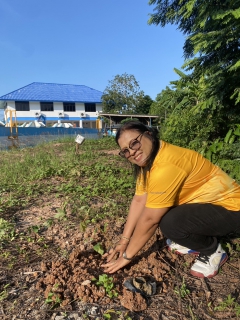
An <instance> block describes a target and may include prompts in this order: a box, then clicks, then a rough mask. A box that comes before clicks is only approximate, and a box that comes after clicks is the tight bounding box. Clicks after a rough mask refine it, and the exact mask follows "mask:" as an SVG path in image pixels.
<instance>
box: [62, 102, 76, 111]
mask: <svg viewBox="0 0 240 320" xmlns="http://www.w3.org/2000/svg"><path fill="white" fill-rule="evenodd" d="M63 111H66V112H75V111H76V108H75V103H70V102H67V103H65V102H64V103H63Z"/></svg>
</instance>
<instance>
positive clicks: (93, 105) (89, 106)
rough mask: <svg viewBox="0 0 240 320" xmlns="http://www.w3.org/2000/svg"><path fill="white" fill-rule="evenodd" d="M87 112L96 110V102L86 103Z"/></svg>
mask: <svg viewBox="0 0 240 320" xmlns="http://www.w3.org/2000/svg"><path fill="white" fill-rule="evenodd" d="M85 111H86V112H96V103H85Z"/></svg>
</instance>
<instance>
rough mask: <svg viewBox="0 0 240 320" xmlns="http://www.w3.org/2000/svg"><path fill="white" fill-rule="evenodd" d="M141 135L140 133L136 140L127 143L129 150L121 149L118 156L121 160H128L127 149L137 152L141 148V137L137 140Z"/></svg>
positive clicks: (128, 153)
mask: <svg viewBox="0 0 240 320" xmlns="http://www.w3.org/2000/svg"><path fill="white" fill-rule="evenodd" d="M143 133H144V132H143ZM143 133H141V134H140V135H139V136H137V138H135V139H133V140H131V141H130V142H129V148H124V149H122V150H121V151H120V152H119V155H120V156H121V157H122V158H127V159H128V158H130V156H131V154H130V151H129V149H131V150H135V151H137V150H138V149H140V148H141V146H142V144H141V139H142V137H141V138H140V140H138V138H139V137H140V136H142V135H143Z"/></svg>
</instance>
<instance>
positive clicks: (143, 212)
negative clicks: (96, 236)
mask: <svg viewBox="0 0 240 320" xmlns="http://www.w3.org/2000/svg"><path fill="white" fill-rule="evenodd" d="M116 142H117V143H118V145H119V147H120V153H119V154H120V156H122V157H124V158H126V159H127V160H128V161H130V162H131V163H132V164H133V166H134V170H135V174H136V177H137V183H136V192H135V195H134V197H133V199H132V202H131V206H130V209H129V214H128V218H127V221H126V224H125V227H124V231H123V235H122V237H121V240H120V241H119V242H118V244H117V245H116V247H115V248H114V249H111V250H110V251H109V253H107V254H105V256H104V257H106V258H107V263H105V264H103V265H102V266H103V267H104V269H105V272H108V273H114V272H116V271H117V270H119V269H120V268H122V267H124V266H125V265H127V264H128V263H129V262H130V261H131V259H132V258H133V257H134V256H135V255H136V254H137V252H138V251H139V250H140V249H141V248H142V247H143V246H144V245H145V243H146V242H147V241H148V240H149V239H150V238H151V237H152V235H153V234H154V233H155V231H156V229H157V228H158V227H159V226H160V229H161V231H162V232H163V234H164V235H165V236H166V237H167V238H168V239H167V245H168V246H169V249H171V250H175V251H176V252H178V253H181V254H185V253H191V252H194V253H196V254H198V256H197V258H196V260H195V263H194V264H193V265H192V267H191V271H190V272H191V274H192V275H194V276H197V277H201V278H203V277H208V278H210V277H213V276H215V275H216V274H217V273H218V270H219V268H220V266H221V265H222V264H223V263H224V262H225V261H226V260H227V258H228V256H227V253H226V252H225V251H224V250H223V249H222V247H221V244H220V242H219V239H221V237H223V236H226V235H229V234H237V233H240V186H239V185H238V184H237V183H236V182H235V181H234V180H233V179H232V178H230V177H229V176H228V175H227V174H226V173H224V172H223V171H222V170H221V169H220V168H219V167H217V166H216V165H214V164H212V163H211V162H210V161H208V160H207V159H205V158H204V157H202V156H201V155H200V154H199V153H197V152H195V151H193V150H189V149H185V148H180V147H177V146H174V145H172V144H169V143H166V142H164V141H161V140H160V141H159V139H158V132H157V130H154V129H152V128H149V127H147V126H145V125H144V124H142V123H140V122H135V121H130V122H127V123H126V124H124V125H123V126H122V127H121V128H120V129H119V130H118V132H117V135H116ZM116 254H119V257H118V259H117V260H113V258H114V256H115V255H116Z"/></svg>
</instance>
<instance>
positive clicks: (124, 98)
mask: <svg viewBox="0 0 240 320" xmlns="http://www.w3.org/2000/svg"><path fill="white" fill-rule="evenodd" d="M143 99H144V92H143V91H142V90H140V86H139V84H138V82H137V80H136V79H135V77H134V76H133V75H129V74H127V73H124V74H122V75H119V74H118V75H116V76H115V77H114V79H113V80H111V81H109V84H108V86H107V87H106V88H105V90H104V92H103V96H102V103H103V112H106V113H121V114H134V113H136V110H137V108H140V106H141V103H140V102H141V101H144V100H143Z"/></svg>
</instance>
